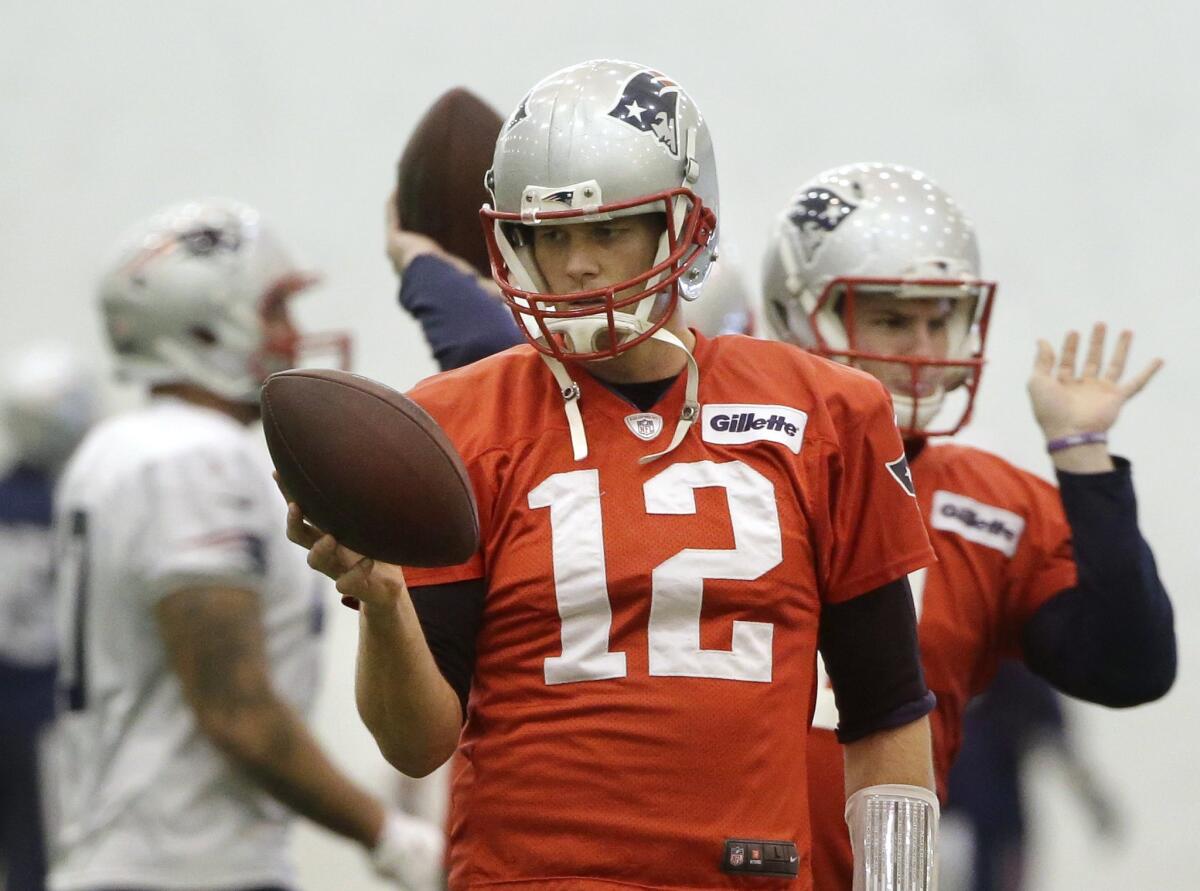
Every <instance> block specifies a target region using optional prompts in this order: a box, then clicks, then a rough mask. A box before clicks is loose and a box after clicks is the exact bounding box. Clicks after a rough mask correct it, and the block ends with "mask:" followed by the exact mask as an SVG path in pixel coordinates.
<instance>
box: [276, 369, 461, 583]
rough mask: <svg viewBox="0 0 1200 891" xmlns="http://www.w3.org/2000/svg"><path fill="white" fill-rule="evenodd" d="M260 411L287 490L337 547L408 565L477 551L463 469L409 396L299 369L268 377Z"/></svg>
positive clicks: (355, 378)
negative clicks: (337, 544) (342, 546)
mask: <svg viewBox="0 0 1200 891" xmlns="http://www.w3.org/2000/svg"><path fill="white" fill-rule="evenodd" d="M262 415H263V430H264V431H265V433H266V437H267V447H268V448H269V449H270V452H271V459H272V460H273V461H274V462H275V469H276V470H277V471H278V472H279V478H280V481H281V482H282V484H283V488H284V491H286V492H287V493H288V497H289V498H290V499H291V500H293V501H295V502H296V503H297V504H298V505H300V509H301V510H302V511H304V515H305V517H306V518H307V519H308V520H309V521H311V522H312V523H313V524H314V525H316V526H317V527H319V528H320V529H322V530H324V531H325V532H328V533H331V534H332V535H333V536H334V538H336V539H337V540H338V541H339V542H340V543H341V544H343V545H345V546H346V547H348V548H350V549H352V550H355V551H358V552H359V553H360V554H363V555H365V556H367V557H373V558H374V559H376V560H382V561H384V562H386V563H398V564H403V565H406V566H451V565H453V564H455V563H462V562H463V561H464V560H467V559H468V558H469V557H470V556H471V555H472V554H473V553H475V550H476V549H477V548H478V546H479V516H478V513H477V510H476V507H475V497H474V494H473V493H472V490H471V481H470V479H469V477H468V476H467V471H466V468H465V467H464V466H463V463H462V459H461V458H460V457H459V456H458V453H457V452H456V451H455V449H454V446H453V445H452V444H451V443H450V440H449V439H447V438H446V434H445V433H443V432H442V429H441V428H440V427H439V426H438V425H437V422H435V421H434V420H433V418H431V417H430V416H429V415H428V414H426V413H425V411H424V409H422V408H421V407H420V406H419V405H417V404H416V403H415V402H413V401H412V400H411V399H408V398H407V397H405V396H402V395H401V394H399V393H397V392H396V391H395V390H393V389H391V388H390V387H386V386H384V385H383V384H380V383H378V382H376V381H373V380H371V379H369V378H365V377H361V376H359V375H357V374H350V373H348V372H345V371H334V370H330V369H324V368H321V369H315V368H297V369H293V370H291V371H283V372H280V373H278V374H273V375H271V376H270V377H269V378H267V382H266V385H265V386H264V387H263V391H262Z"/></svg>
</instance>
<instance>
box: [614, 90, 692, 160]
mask: <svg viewBox="0 0 1200 891" xmlns="http://www.w3.org/2000/svg"><path fill="white" fill-rule="evenodd" d="M678 107H679V86H678V85H677V84H676V83H675V82H674V81H672V80H668V79H667V77H666V76H665V75H662V74H659V73H658V72H657V71H643V72H641V73H640V74H636V75H634V77H633V78H632V79H631V80H630V81H629V83H627V84H625V89H624V91H623V92H622V93H621V98H620V99H618V100H617V104H616V105H615V106H614V107H613V110H612V111H610V112H609V113H608V114H609V117H614V118H616V119H617V120H618V121H622V122H624V123H626V124H629V126H631V127H636V128H637V129H639V130H641V131H642V132H643V133H653V134H654V135H655V136H656V137H658V141H659V142H661V143H662V144H663V145H665V146H666V147H667V150H668V151H670V153H671V154H672V155H674V156H675V157H677V158H678V157H679V132H678V129H679V128H678V124H677V123H676V113H677V111H678Z"/></svg>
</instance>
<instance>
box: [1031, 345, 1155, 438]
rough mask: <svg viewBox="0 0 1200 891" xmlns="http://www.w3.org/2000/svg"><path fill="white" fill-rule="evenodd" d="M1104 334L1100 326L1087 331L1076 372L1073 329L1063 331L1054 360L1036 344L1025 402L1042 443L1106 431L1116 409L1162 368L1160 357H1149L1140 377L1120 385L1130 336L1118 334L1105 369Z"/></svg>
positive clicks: (1051, 353) (1046, 347)
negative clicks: (1083, 354)
mask: <svg viewBox="0 0 1200 891" xmlns="http://www.w3.org/2000/svg"><path fill="white" fill-rule="evenodd" d="M1105 334H1106V329H1105V326H1104V325H1103V324H1097V325H1095V326H1094V327H1093V328H1092V336H1091V339H1090V340H1089V341H1088V349H1087V356H1086V357H1085V358H1084V361H1083V368H1082V370H1081V371H1080V372H1079V373H1078V374H1077V373H1076V368H1075V364H1076V355H1077V353H1078V351H1079V332H1078V331H1070V332H1068V333H1067V336H1066V338H1064V340H1063V345H1062V353H1061V355H1060V356H1059V357H1058V361H1057V362H1055V356H1054V350H1053V348H1052V347H1051V346H1050V344H1049V342H1048V341H1045V340H1039V341H1038V348H1037V358H1036V359H1035V360H1034V363H1033V374H1032V376H1031V377H1030V378H1029V398H1030V400H1031V401H1032V403H1033V414H1034V416H1035V417H1036V418H1037V422H1038V423H1039V424H1040V425H1041V427H1042V430H1043V432H1044V433H1045V434H1046V438H1047V439H1054V438H1057V437H1060V436H1067V435H1069V434H1072V433H1103V432H1105V431H1107V430H1108V429H1109V428H1110V427H1112V425H1113V424H1114V423H1116V420H1117V416H1118V415H1119V414H1120V413H1121V406H1123V405H1124V404H1125V403H1126V401H1128V400H1129V399H1130V398H1132V397H1133V396H1134V395H1136V394H1137V393H1139V392H1141V390H1142V388H1143V387H1145V386H1146V384H1147V383H1149V382H1150V378H1152V377H1154V375H1155V374H1157V373H1158V370H1159V369H1160V368H1162V366H1163V361H1162V359H1155V360H1153V361H1152V362H1151V363H1150V364H1149V365H1147V366H1146V368H1145V369H1144V370H1143V371H1142V372H1141V373H1140V374H1138V375H1135V376H1134V377H1133V378H1130V379H1129V380H1124V381H1123V380H1122V377H1123V376H1124V374H1125V362H1126V360H1127V359H1128V357H1129V346H1130V344H1131V343H1132V342H1133V332H1132V331H1122V332H1121V334H1120V336H1119V337H1118V338H1117V345H1116V348H1115V349H1114V350H1113V353H1112V356H1111V357H1110V358H1109V361H1108V365H1107V366H1104V339H1105ZM1102 367H1103V371H1102V370H1101V369H1102Z"/></svg>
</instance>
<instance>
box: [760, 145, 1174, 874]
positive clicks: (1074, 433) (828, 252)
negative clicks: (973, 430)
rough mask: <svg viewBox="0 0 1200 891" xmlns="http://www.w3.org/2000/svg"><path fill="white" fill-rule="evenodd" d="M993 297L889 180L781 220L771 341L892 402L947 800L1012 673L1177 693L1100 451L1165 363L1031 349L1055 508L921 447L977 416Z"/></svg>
mask: <svg viewBox="0 0 1200 891" xmlns="http://www.w3.org/2000/svg"><path fill="white" fill-rule="evenodd" d="M995 290H996V288H995V285H994V284H993V283H991V282H988V281H984V280H982V279H981V278H980V267H979V254H978V249H977V246H976V241H975V233H974V229H973V228H972V226H971V224H970V222H969V221H968V220H967V219H966V218H965V216H964V215H963V213H962V211H961V210H960V209H959V207H958V206H957V205H956V204H955V203H954V201H953V200H952V199H951V198H950V196H949V195H947V194H946V193H945V192H944V191H942V190H941V189H940V188H938V186H937V185H935V184H934V183H932V182H931V181H930V180H929V178H928V177H926V176H925V175H923V174H922V173H920V172H918V171H915V170H909V169H906V168H903V167H899V166H895V165H890V164H878V163H873V164H856V165H851V166H847V167H841V168H837V169H835V170H830V171H826V172H825V173H822V174H821V175H819V176H817V177H815V178H814V179H813V180H811V181H810V182H808V183H806V184H805V185H804V186H802V187H801V188H800V189H799V190H798V191H797V192H796V194H795V196H794V197H793V199H792V201H791V203H790V204H789V205H788V207H787V208H786V209H785V210H784V211H783V212H782V213H781V214H780V216H779V218H778V222H777V225H776V228H775V230H774V236H773V239H772V243H771V245H770V248H769V249H768V252H767V256H766V264H765V269H764V297H765V304H766V308H765V315H766V318H767V322H768V324H769V325H770V329H771V331H772V332H773V333H774V335H775V336H776V337H778V338H779V339H781V340H785V341H789V342H792V343H796V344H799V345H800V346H802V347H804V348H806V349H809V350H812V351H813V352H816V353H818V354H820V355H822V356H826V357H829V358H831V359H834V360H836V361H840V362H844V363H846V364H848V365H852V366H855V367H857V368H860V369H862V370H863V371H866V372H868V373H870V374H872V375H874V376H875V377H876V378H878V379H879V380H880V381H882V382H883V383H884V384H885V385H886V386H887V388H888V390H889V392H890V393H891V396H892V401H893V403H894V405H895V409H896V414H897V418H898V420H899V424H900V427H901V430H902V432H903V434H904V440H905V455H906V457H907V459H908V462H909V468H910V470H911V475H912V481H913V484H914V485H915V487H916V495H917V499H918V501H919V502H920V505H921V508H922V513H923V515H924V517H925V523H926V526H927V528H928V532H929V536H930V539H931V540H932V541H933V544H934V550H935V551H936V552H937V557H938V562H937V563H935V564H934V565H933V566H930V567H929V568H928V569H927V570H922V571H921V572H920V573H919V574H917V575H915V576H913V577H911V578H910V580H911V582H912V590H913V595H914V599H915V602H916V607H917V612H918V614H919V616H920V620H919V621H920V625H919V627H920V641H921V653H922V661H923V663H924V666H925V675H926V677H927V679H928V682H929V686H930V688H931V689H932V690H933V691H934V692H935V693H936V694H937V700H938V704H937V709H936V710H935V712H934V713H933V715H932V716H931V719H932V725H933V744H934V764H935V767H936V769H937V776H938V785H939V789H940V791H941V792H942V793H943V794H944V792H945V784H946V777H947V773H948V770H949V767H950V764H951V762H952V761H953V759H954V756H955V753H956V752H957V750H958V747H959V742H960V739H961V728H962V719H963V710H964V708H965V707H966V704H967V701H968V700H969V699H970V697H971V696H973V695H975V694H977V693H979V692H981V691H982V690H983V689H984V688H985V687H986V686H987V684H988V681H989V680H990V679H991V678H992V676H993V675H994V674H995V672H996V668H997V664H998V662H999V661H1000V660H1001V659H1003V658H1018V659H1023V660H1024V661H1025V662H1026V664H1028V665H1029V667H1030V668H1032V669H1033V670H1034V671H1035V672H1037V673H1038V674H1040V675H1041V676H1042V677H1043V678H1045V679H1046V680H1048V681H1050V682H1051V683H1052V684H1053V685H1054V686H1056V687H1057V688H1058V689H1059V690H1062V691H1063V692H1065V693H1069V694H1071V695H1072V696H1076V697H1079V698H1081V699H1086V700H1088V701H1091V702H1098V703H1101V704H1104V705H1108V706H1112V707H1123V706H1131V705H1136V704H1139V703H1144V702H1149V701H1150V700H1153V699H1156V698H1158V697H1160V696H1162V695H1163V694H1164V693H1165V692H1166V691H1167V689H1168V688H1169V687H1170V686H1171V684H1172V682H1173V680H1174V677H1175V637H1174V626H1173V618H1172V609H1171V604H1170V601H1169V600H1168V598H1167V595H1166V592H1165V591H1164V590H1163V587H1162V584H1161V582H1160V581H1159V579H1158V575H1157V572H1156V570H1155V565H1154V558H1153V556H1152V555H1151V552H1150V548H1149V547H1148V546H1147V544H1146V542H1145V541H1144V540H1143V539H1142V537H1141V534H1140V533H1139V531H1138V526H1137V505H1136V501H1135V498H1134V492H1133V484H1132V477H1131V472H1130V465H1129V462H1128V461H1126V460H1125V459H1123V458H1118V457H1114V456H1112V455H1111V454H1110V453H1109V451H1108V448H1107V445H1106V442H1107V433H1108V431H1109V429H1110V428H1111V427H1112V425H1113V424H1114V423H1115V422H1116V420H1117V417H1118V415H1119V414H1120V411H1121V408H1122V406H1123V405H1124V404H1125V402H1126V400H1128V399H1130V398H1131V397H1132V396H1134V395H1135V394H1137V393H1138V392H1139V391H1140V390H1141V389H1142V388H1143V387H1144V386H1145V385H1146V384H1147V382H1149V380H1150V379H1151V378H1152V377H1153V376H1154V374H1155V373H1156V372H1157V370H1158V369H1159V367H1160V366H1161V364H1162V363H1161V362H1160V361H1158V360H1155V361H1154V362H1152V363H1151V364H1150V365H1149V366H1148V367H1147V368H1145V369H1144V370H1143V371H1141V372H1139V373H1138V374H1135V375H1133V376H1132V377H1127V376H1126V374H1125V365H1126V358H1127V356H1128V353H1129V347H1130V341H1131V334H1130V333H1129V332H1127V331H1126V332H1123V333H1122V334H1121V335H1120V336H1119V337H1118V339H1117V343H1116V347H1115V349H1114V350H1113V351H1112V353H1111V354H1110V355H1108V356H1107V357H1106V353H1105V330H1104V327H1103V326H1100V325H1097V326H1096V327H1095V328H1094V329H1093V331H1092V333H1091V336H1090V338H1089V340H1088V344H1087V346H1086V351H1085V355H1084V356H1083V362H1082V365H1080V363H1079V356H1078V353H1079V346H1080V344H1079V340H1080V339H1079V336H1078V335H1077V334H1076V333H1075V332H1072V333H1070V334H1068V335H1067V337H1066V340H1065V341H1064V343H1063V346H1062V349H1061V351H1060V352H1059V354H1058V356H1057V357H1056V356H1055V353H1054V351H1053V349H1052V348H1051V346H1050V345H1049V344H1048V343H1047V342H1045V341H1039V343H1038V349H1037V357H1036V360H1035V363H1034V369H1033V375H1032V377H1031V379H1030V381H1029V394H1030V399H1031V402H1032V405H1033V412H1034V415H1035V417H1036V418H1037V421H1038V424H1039V425H1040V426H1041V428H1042V432H1043V433H1044V434H1045V437H1046V448H1047V450H1048V451H1049V453H1050V457H1051V460H1052V462H1053V464H1054V467H1055V470H1056V472H1057V475H1058V482H1059V488H1058V489H1055V488H1054V487H1053V486H1051V485H1049V484H1048V483H1045V482H1043V481H1042V480H1040V479H1038V478H1037V477H1035V476H1034V475H1032V474H1030V473H1027V472H1025V471H1022V470H1018V469H1017V468H1016V467H1014V466H1013V465H1011V464H1009V463H1008V462H1007V461H1005V460H1004V459H1002V458H1000V457H997V456H996V455H992V454H989V453H988V452H984V451H981V450H979V449H974V448H970V447H967V446H961V445H953V444H940V445H934V444H932V443H931V442H930V441H929V440H930V437H933V436H938V435H950V434H953V433H954V432H956V431H957V430H958V429H959V428H960V427H962V425H963V424H965V423H966V421H967V418H968V417H969V416H970V413H971V408H972V404H973V402H974V397H975V393H976V390H977V388H978V386H979V380H980V373H981V371H982V367H983V349H984V341H985V338H986V335H987V328H988V320H989V316H990V313H991V311H992V301H993V297H994V295H995ZM1106 358H1107V361H1106ZM817 695H818V702H817V709H816V715H815V719H814V729H813V732H812V735H811V737H810V739H809V771H810V783H811V786H810V794H811V798H812V803H813V817H812V822H813V826H814V832H815V838H814V844H815V851H814V867H815V872H816V882H817V886H818V887H819V888H822V889H838V888H850V887H851V879H850V839H849V837H848V836H847V835H846V833H845V829H844V826H842V823H841V820H840V819H838V815H839V814H840V813H841V810H842V804H841V801H840V791H839V790H840V789H841V785H842V781H843V770H842V751H841V747H840V746H839V744H838V740H837V739H836V738H835V735H834V728H835V727H836V726H837V725H838V707H837V704H836V703H835V701H834V697H833V695H832V691H831V690H830V689H829V687H828V684H827V683H823V684H822V686H821V688H820V689H819V691H818V694H817Z"/></svg>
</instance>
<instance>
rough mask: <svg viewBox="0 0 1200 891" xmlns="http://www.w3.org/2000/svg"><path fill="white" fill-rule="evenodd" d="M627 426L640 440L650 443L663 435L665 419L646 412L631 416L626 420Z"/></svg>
mask: <svg viewBox="0 0 1200 891" xmlns="http://www.w3.org/2000/svg"><path fill="white" fill-rule="evenodd" d="M625 426H626V427H628V428H629V432H630V433H632V434H633V435H634V436H636V437H637V438H638V439H640V440H643V441H645V442H649V441H650V440H652V439H655V438H656V437H657V436H658V434H660V433H662V428H663V419H662V417H661V416H659V415H656V414H655V413H654V412H652V411H644V412H641V413H640V414H636V415H629V417H627V418H626V419H625Z"/></svg>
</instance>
